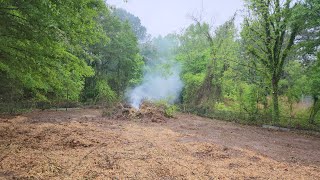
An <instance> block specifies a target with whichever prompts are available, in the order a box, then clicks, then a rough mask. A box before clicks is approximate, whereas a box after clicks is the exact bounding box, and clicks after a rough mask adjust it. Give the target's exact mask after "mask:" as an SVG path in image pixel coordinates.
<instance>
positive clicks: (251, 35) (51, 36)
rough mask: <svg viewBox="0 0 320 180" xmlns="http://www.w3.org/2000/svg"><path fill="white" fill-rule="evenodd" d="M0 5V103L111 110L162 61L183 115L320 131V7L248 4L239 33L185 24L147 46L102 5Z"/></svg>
mask: <svg viewBox="0 0 320 180" xmlns="http://www.w3.org/2000/svg"><path fill="white" fill-rule="evenodd" d="M0 2H1V3H0V84H1V86H0V99H1V100H0V101H1V103H0V104H5V105H7V104H10V103H13V104H18V103H20V102H25V101H30V102H47V103H53V104H54V103H59V102H65V101H73V102H83V103H89V104H96V103H100V104H104V105H110V104H112V102H115V101H118V100H123V99H124V98H125V95H126V90H127V89H128V87H134V86H135V85H137V84H139V83H140V82H141V80H142V75H143V71H148V69H146V68H144V64H150V63H151V64H152V63H153V62H152V61H156V60H157V59H159V57H162V58H164V57H165V58H169V59H175V60H176V61H177V62H179V63H181V65H182V72H181V77H182V79H183V81H184V89H183V92H182V94H181V97H180V101H181V104H182V107H184V108H185V109H187V110H190V111H192V110H196V111H197V112H199V111H200V112H201V113H203V114H206V113H211V114H214V115H217V114H220V115H221V114H222V116H224V117H227V116H228V114H227V113H231V114H233V115H236V116H237V117H238V116H239V118H241V117H240V116H242V115H244V117H246V120H247V121H250V122H252V123H254V122H258V121H259V120H261V119H260V118H261V117H264V118H265V119H268V120H269V121H270V122H271V123H273V124H277V125H283V126H294V127H306V128H309V127H315V128H318V129H320V128H319V126H320V125H319V124H320V113H319V111H320V100H319V98H320V53H319V45H320V18H319V17H320V1H318V0H303V1H293V0H285V1H280V0H246V1H245V11H244V12H245V14H244V21H243V23H242V27H241V31H238V30H237V28H236V26H235V18H236V15H235V16H234V17H231V18H230V20H228V21H227V22H225V23H224V24H222V25H220V26H218V27H216V28H213V27H214V26H213V25H212V24H209V23H206V22H203V21H201V18H197V17H192V19H193V20H194V23H193V24H191V25H190V26H189V27H187V28H186V29H185V30H184V31H182V32H180V33H175V34H169V35H167V36H165V37H157V38H154V39H151V38H150V36H149V35H148V34H147V32H146V28H145V27H143V26H142V25H141V22H140V20H139V18H137V17H135V16H134V15H132V14H130V13H128V12H126V11H125V10H122V9H115V8H110V7H108V5H106V4H105V2H104V1H103V0H77V1H75V0H69V1H53V0H42V1H27V0H21V1H14V0H2V1H0ZM158 68H160V69H161V68H162V69H163V71H164V73H165V74H166V73H170V72H167V70H168V69H170V68H168V67H165V66H163V67H158ZM150 71H153V70H152V69H150ZM157 71H159V69H157ZM0 109H1V108H0ZM237 117H235V118H237Z"/></svg>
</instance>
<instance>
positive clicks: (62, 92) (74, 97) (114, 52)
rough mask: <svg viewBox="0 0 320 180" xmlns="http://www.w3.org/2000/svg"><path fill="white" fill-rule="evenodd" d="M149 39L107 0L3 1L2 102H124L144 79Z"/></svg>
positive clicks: (0, 37) (0, 44) (0, 38)
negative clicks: (143, 48)
mask: <svg viewBox="0 0 320 180" xmlns="http://www.w3.org/2000/svg"><path fill="white" fill-rule="evenodd" d="M145 36H146V29H145V28H144V27H143V26H141V24H140V20H139V19H138V18H137V17H134V16H133V15H131V14H129V13H127V12H125V11H123V10H119V9H114V8H110V7H108V5H107V4H105V2H104V1H103V0H69V1H55V0H41V1H29V0H21V1H15V0H1V1H0V84H1V86H0V102H1V103H0V104H2V105H3V106H8V105H9V104H15V105H17V104H19V103H23V102H43V103H45V104H54V103H61V102H79V101H81V102H89V103H99V102H103V103H110V102H112V101H116V100H118V99H121V97H123V95H124V92H125V90H126V88H127V87H128V86H131V85H134V84H135V83H137V82H139V80H140V79H141V76H142V67H143V64H144V61H143V59H142V56H141V55H140V53H139V43H138V41H139V39H143V38H145ZM5 108H6V107H5Z"/></svg>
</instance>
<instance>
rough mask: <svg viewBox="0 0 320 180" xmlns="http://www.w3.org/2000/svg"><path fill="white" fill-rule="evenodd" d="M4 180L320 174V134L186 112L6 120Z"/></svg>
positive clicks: (1, 121) (0, 139) (0, 160)
mask: <svg viewBox="0 0 320 180" xmlns="http://www.w3.org/2000/svg"><path fill="white" fill-rule="evenodd" d="M0 179H320V138H319V137H312V136H306V135H301V134H297V133H294V132H278V131H270V130H267V129H262V128H258V127H249V126H242V125H238V124H233V123H227V122H222V121H216V120H210V119H205V118H200V117H197V116H193V115H187V114H179V115H178V116H177V118H176V119H169V120H168V121H167V122H161V123H154V122H140V121H138V120H137V121H124V120H114V119H107V118H103V117H102V116H101V111H99V110H92V109H82V110H71V111H68V112H65V111H57V112H56V111H43V112H32V113H27V114H23V115H21V116H17V117H14V118H0Z"/></svg>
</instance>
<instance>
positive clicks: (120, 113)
mask: <svg viewBox="0 0 320 180" xmlns="http://www.w3.org/2000/svg"><path fill="white" fill-rule="evenodd" d="M104 116H107V117H109V118H112V119H117V120H137V121H140V122H155V123H165V122H167V120H168V118H167V117H166V115H165V106H162V105H155V104H153V103H150V102H147V101H145V102H143V103H142V104H141V106H140V109H136V108H134V107H132V106H131V105H129V104H121V103H120V104H118V105H117V106H115V107H113V108H111V109H106V110H105V111H104Z"/></svg>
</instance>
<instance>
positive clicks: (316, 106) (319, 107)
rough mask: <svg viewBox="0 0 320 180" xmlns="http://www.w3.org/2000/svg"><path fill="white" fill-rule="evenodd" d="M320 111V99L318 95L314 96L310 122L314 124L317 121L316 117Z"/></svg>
mask: <svg viewBox="0 0 320 180" xmlns="http://www.w3.org/2000/svg"><path fill="white" fill-rule="evenodd" d="M319 111H320V101H319V98H318V97H317V96H314V97H313V106H312V107H311V113H310V117H309V123H310V124H314V123H315V118H316V116H317V114H318V112H319Z"/></svg>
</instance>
